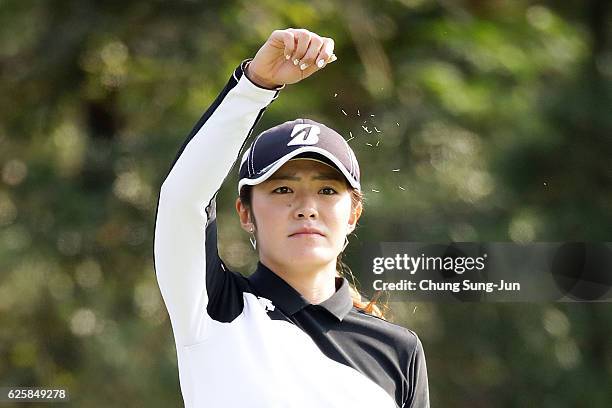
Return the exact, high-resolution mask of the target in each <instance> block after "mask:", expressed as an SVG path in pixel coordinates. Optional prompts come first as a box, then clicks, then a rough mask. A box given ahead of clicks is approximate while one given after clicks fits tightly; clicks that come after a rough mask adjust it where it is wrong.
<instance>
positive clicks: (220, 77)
mask: <svg viewBox="0 0 612 408" xmlns="http://www.w3.org/2000/svg"><path fill="white" fill-rule="evenodd" d="M611 22H612V6H611V3H610V2H608V1H605V0H590V1H578V0H568V1H564V2H553V1H543V2H535V1H527V0H491V1H483V0H463V1H450V0H439V1H433V0H396V1H323V0H311V1H279V0H262V1H257V2H253V1H247V0H234V1H224V2H212V1H205V2H198V1H172V2H170V1H161V0H158V1H105V2H93V1H70V0H56V1H46V2H45V1H35V0H19V1H17V0H3V1H0V75H1V81H0V386H40V387H64V388H67V389H68V391H69V393H70V395H71V399H72V401H71V403H70V404H64V405H70V406H75V407H105V406H111V407H124V406H126V407H127V406H130V407H175V406H181V405H182V398H181V395H180V391H179V385H178V372H177V366H176V355H175V349H174V341H173V337H172V331H171V327H170V323H169V320H168V316H167V313H166V310H165V307H164V305H163V302H162V300H161V296H160V293H159V289H158V287H157V282H156V279H155V272H154V269H153V250H152V242H153V226H154V215H155V207H156V200H157V192H158V189H159V187H160V185H161V182H162V179H163V177H164V176H165V174H166V172H167V170H168V168H169V166H170V163H171V162H172V160H173V158H174V156H175V153H176V151H177V149H178V148H179V146H180V145H181V143H182V140H183V139H184V137H185V136H186V135H187V134H188V132H189V131H190V130H191V128H192V127H193V125H194V124H195V122H196V121H197V119H198V118H199V117H200V115H201V114H202V113H203V111H204V110H205V109H206V107H207V106H208V105H209V103H211V102H212V100H213V99H214V98H215V96H216V95H217V93H218V92H219V91H220V90H221V88H222V86H223V85H224V84H225V82H226V80H227V78H228V77H229V76H230V75H231V72H232V70H233V69H234V68H235V66H236V65H237V64H238V63H239V62H240V61H241V60H243V59H245V58H248V57H251V56H253V55H254V54H255V52H256V51H257V49H258V48H259V46H260V45H261V44H262V43H263V41H265V39H266V38H267V36H268V35H269V33H270V32H271V31H272V30H274V29H277V28H286V27H304V28H308V29H310V30H312V31H315V32H317V33H319V34H321V35H324V36H329V37H332V38H334V39H335V41H336V52H335V53H336V55H337V56H338V61H337V62H335V63H333V64H331V65H330V66H329V67H327V68H326V69H325V70H324V71H322V72H320V73H317V74H315V75H314V76H313V77H312V78H310V79H308V80H307V81H305V82H304V83H302V84H298V85H295V86H290V87H287V88H286V89H285V90H283V91H282V93H281V96H280V97H279V99H278V100H277V101H276V102H274V103H273V104H272V106H271V107H270V108H269V110H268V111H267V113H266V114H265V115H264V117H263V119H262V121H261V122H260V124H259V125H258V127H257V128H256V132H258V131H261V130H264V129H266V128H268V127H270V126H272V125H275V124H277V123H280V122H283V121H286V120H291V119H294V118H297V117H310V118H313V119H315V120H319V121H322V122H324V123H326V124H328V125H329V126H331V127H334V128H335V129H337V130H338V131H339V132H340V133H341V134H343V135H344V136H345V137H346V138H347V139H349V138H351V137H352V138H353V139H351V141H350V144H351V145H352V147H353V149H354V150H355V152H356V154H357V157H358V158H359V160H360V163H361V166H362V178H363V187H364V191H365V193H366V201H365V211H364V214H363V217H362V219H361V223H360V224H361V225H360V227H359V228H358V230H357V233H356V235H354V236H353V237H352V239H351V243H352V245H349V249H348V258H347V262H348V264H349V265H351V266H352V267H353V270H355V271H358V270H359V265H358V264H357V261H358V259H359V256H358V251H359V244H360V242H365V241H366V240H367V241H376V240H382V241H427V242H446V241H449V240H454V241H515V242H521V243H523V242H524V243H528V242H535V241H570V240H584V241H612V164H611V163H610V162H611V159H612V42H611V40H612V24H610V23H611ZM343 111H344V113H346V115H345V114H344V113H343ZM395 169H399V171H393V170H395ZM235 171H236V169H234V173H232V176H231V177H230V178H228V180H227V182H226V183H225V185H224V187H223V189H222V193H221V195H220V197H221V199H220V205H219V206H220V214H219V219H220V245H221V254H222V256H223V257H224V259H225V260H226V261H227V262H228V263H229V264H230V265H231V266H233V267H234V268H235V269H237V270H240V271H242V272H244V273H249V271H251V270H252V268H253V266H254V263H255V262H256V259H255V257H254V254H253V252H252V250H251V249H250V247H249V243H248V239H247V236H246V234H244V233H243V232H242V231H241V230H240V229H239V224H238V220H237V217H236V215H235V212H234V209H233V201H234V199H235V185H236V178H235ZM373 190H375V191H373ZM608 272H610V271H608ZM611 273H612V272H611ZM392 306H393V321H395V322H397V323H399V324H402V325H406V326H407V327H410V328H412V329H413V330H415V331H416V332H417V333H418V334H419V335H420V337H421V339H422V341H423V344H424V347H425V351H426V356H427V363H428V369H429V380H430V394H431V402H432V406H433V407H536V406H537V407H610V406H612V340H611V335H612V308H611V307H610V304H609V303H599V304H597V303H581V304H578V303H572V304H569V303H551V304H477V303H470V304H438V303H419V304H417V303H405V304H394V305H392ZM236 381H237V382H238V383H239V381H240V373H236ZM0 405H1V406H2V407H4V406H6V407H10V406H12V405H11V404H9V403H6V404H0ZM60 405H62V404H60ZM14 406H20V407H24V406H34V404H15V405H14ZM45 406H46V405H45Z"/></svg>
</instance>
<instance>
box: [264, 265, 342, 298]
mask: <svg viewBox="0 0 612 408" xmlns="http://www.w3.org/2000/svg"><path fill="white" fill-rule="evenodd" d="M261 262H262V263H263V264H264V265H266V266H267V267H268V268H269V269H270V270H271V271H273V272H274V273H275V274H277V275H278V276H280V277H281V279H283V280H284V281H285V282H287V283H288V284H289V285H290V286H291V287H292V288H293V289H295V290H296V291H298V292H299V294H300V295H302V296H303V297H304V299H306V300H308V301H309V302H310V303H311V304H313V305H316V304H319V303H321V302H323V301H325V300H327V299H329V298H330V297H331V296H332V295H333V294H334V293H335V292H336V280H335V277H336V261H335V260H334V261H333V262H330V263H329V264H324V265H321V266H318V267H314V268H309V269H307V270H298V269H296V268H295V266H294V265H276V264H274V263H270V262H267V261H264V260H261Z"/></svg>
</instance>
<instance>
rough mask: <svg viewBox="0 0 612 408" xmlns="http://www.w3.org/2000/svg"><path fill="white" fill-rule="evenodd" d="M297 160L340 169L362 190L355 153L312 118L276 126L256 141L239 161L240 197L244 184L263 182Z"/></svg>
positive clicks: (351, 182) (330, 130)
mask: <svg viewBox="0 0 612 408" xmlns="http://www.w3.org/2000/svg"><path fill="white" fill-rule="evenodd" d="M295 158H308V159H313V160H319V161H321V162H323V163H325V164H328V165H330V166H332V167H335V168H336V169H338V170H339V171H340V172H341V173H342V174H343V175H344V177H345V178H346V180H347V181H348V182H349V184H350V185H351V186H352V187H353V188H356V189H358V190H361V185H360V182H359V164H358V163H357V158H356V157H355V153H354V152H353V150H352V149H351V147H350V146H349V145H348V143H347V142H346V141H345V140H344V138H343V137H342V136H340V135H339V134H338V132H336V131H335V130H333V129H330V128H329V127H327V126H325V125H323V124H322V123H318V122H315V121H314V120H310V119H296V120H292V121H289V122H285V123H282V124H280V125H277V126H274V127H273V128H270V129H268V130H266V131H264V132H262V133H261V134H260V135H259V136H257V137H256V138H255V140H254V141H253V143H252V144H251V146H250V147H249V148H248V149H247V150H246V152H244V155H243V156H242V160H241V162H240V173H239V180H240V181H239V182H238V194H240V189H241V188H242V186H244V185H250V186H254V185H257V184H259V183H262V182H264V181H265V180H266V179H268V177H270V176H271V175H272V174H274V172H275V171H276V170H278V169H279V168H280V167H281V166H282V165H283V164H285V163H287V162H288V161H289V160H291V159H295Z"/></svg>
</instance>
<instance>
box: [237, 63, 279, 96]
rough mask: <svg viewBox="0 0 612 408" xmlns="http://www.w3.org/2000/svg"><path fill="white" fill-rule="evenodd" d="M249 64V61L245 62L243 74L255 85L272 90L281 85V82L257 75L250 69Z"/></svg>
mask: <svg viewBox="0 0 612 408" xmlns="http://www.w3.org/2000/svg"><path fill="white" fill-rule="evenodd" d="M250 65H251V61H249V62H248V63H247V64H246V67H245V68H244V74H245V75H246V77H247V78H248V79H249V80H250V81H251V82H252V83H254V84H255V85H257V86H259V87H261V88H266V89H272V90H274V89H277V88H279V87H281V86H282V84H275V83H273V82H270V81H267V80H265V79H264V78H262V77H261V76H259V75H257V74H256V73H255V72H253V70H251V69H250Z"/></svg>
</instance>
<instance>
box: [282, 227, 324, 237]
mask: <svg viewBox="0 0 612 408" xmlns="http://www.w3.org/2000/svg"><path fill="white" fill-rule="evenodd" d="M300 235H320V236H322V237H324V236H325V234H323V233H322V232H321V231H319V230H318V229H316V228H309V227H304V228H300V229H298V230H297V231H295V232H293V233H292V234H291V235H289V236H290V237H294V236H300Z"/></svg>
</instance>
